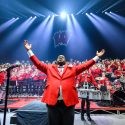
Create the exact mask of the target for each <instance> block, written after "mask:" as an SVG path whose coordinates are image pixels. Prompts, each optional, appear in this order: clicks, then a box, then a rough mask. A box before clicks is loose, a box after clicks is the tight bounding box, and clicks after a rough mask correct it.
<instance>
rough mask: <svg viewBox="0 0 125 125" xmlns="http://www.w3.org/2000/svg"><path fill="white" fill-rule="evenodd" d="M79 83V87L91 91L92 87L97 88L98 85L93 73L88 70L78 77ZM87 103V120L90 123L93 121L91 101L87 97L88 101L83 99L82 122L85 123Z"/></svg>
mask: <svg viewBox="0 0 125 125" xmlns="http://www.w3.org/2000/svg"><path fill="white" fill-rule="evenodd" d="M77 83H79V87H83V88H85V89H90V87H91V86H93V85H94V86H95V87H97V86H98V84H97V83H96V81H95V79H94V77H93V75H92V74H91V73H89V72H88V71H87V70H86V71H84V72H83V73H81V74H80V75H79V76H78V82H77ZM85 102H86V114H87V119H88V121H91V120H92V119H91V117H90V100H89V98H88V96H87V98H86V99H83V98H82V99H81V120H82V121H84V120H85V118H84V114H85V109H84V108H85Z"/></svg>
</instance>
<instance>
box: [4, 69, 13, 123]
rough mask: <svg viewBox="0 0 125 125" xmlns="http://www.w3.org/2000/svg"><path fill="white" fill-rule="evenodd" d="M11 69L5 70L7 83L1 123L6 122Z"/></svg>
mask: <svg viewBox="0 0 125 125" xmlns="http://www.w3.org/2000/svg"><path fill="white" fill-rule="evenodd" d="M11 69H13V68H12V67H9V68H8V69H7V70H6V71H7V84H6V96H5V106H4V117H3V125H5V124H6V111H7V99H8V91H9V84H10V71H11Z"/></svg>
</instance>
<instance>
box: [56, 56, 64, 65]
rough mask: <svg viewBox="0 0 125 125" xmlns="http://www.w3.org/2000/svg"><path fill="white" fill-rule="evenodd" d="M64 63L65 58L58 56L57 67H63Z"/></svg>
mask: <svg viewBox="0 0 125 125" xmlns="http://www.w3.org/2000/svg"><path fill="white" fill-rule="evenodd" d="M65 62H66V59H65V56H64V55H59V56H58V58H57V64H58V65H64V64H65Z"/></svg>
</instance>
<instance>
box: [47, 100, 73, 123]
mask: <svg viewBox="0 0 125 125" xmlns="http://www.w3.org/2000/svg"><path fill="white" fill-rule="evenodd" d="M47 107H48V121H49V125H74V106H69V107H67V106H66V105H65V104H64V102H63V101H57V104H56V105H55V106H51V105H47Z"/></svg>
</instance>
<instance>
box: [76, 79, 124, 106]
mask: <svg viewBox="0 0 125 125" xmlns="http://www.w3.org/2000/svg"><path fill="white" fill-rule="evenodd" d="M96 80H97V81H99V80H103V78H102V77H97V78H96ZM121 82H122V84H121ZM123 85H124V86H125V79H124V81H123V80H122V81H121V80H120V79H116V80H114V82H113V83H112V85H111V86H110V87H108V86H103V85H102V86H101V87H100V89H98V90H96V89H94V88H91V89H89V87H85V86H84V85H83V87H82V88H79V89H78V97H79V98H84V99H86V98H88V99H89V100H93V101H102V102H103V101H110V104H111V105H110V106H123V105H125V87H123ZM109 88H110V89H109Z"/></svg>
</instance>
